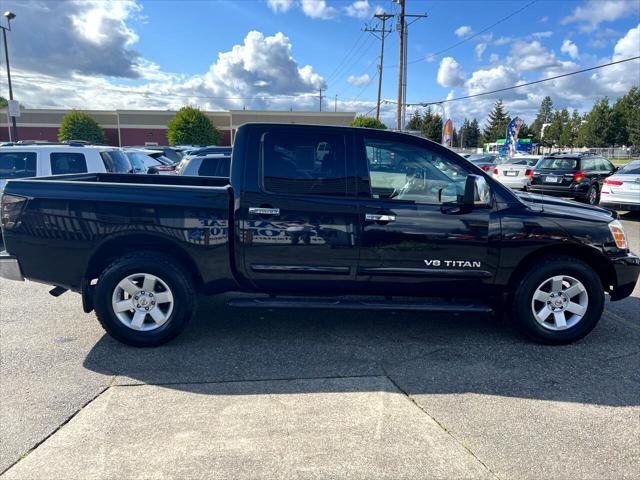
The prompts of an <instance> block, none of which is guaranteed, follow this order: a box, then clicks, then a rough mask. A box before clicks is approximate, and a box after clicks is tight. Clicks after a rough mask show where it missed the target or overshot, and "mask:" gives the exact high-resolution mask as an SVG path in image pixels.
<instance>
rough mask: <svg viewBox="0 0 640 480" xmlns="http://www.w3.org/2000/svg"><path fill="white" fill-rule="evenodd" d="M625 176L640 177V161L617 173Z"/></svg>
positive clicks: (626, 166) (629, 164)
mask: <svg viewBox="0 0 640 480" xmlns="http://www.w3.org/2000/svg"><path fill="white" fill-rule="evenodd" d="M616 174H623V175H640V160H638V161H635V162H631V163H627V164H626V165H624V166H623V167H620V169H619V170H618V171H617V172H616Z"/></svg>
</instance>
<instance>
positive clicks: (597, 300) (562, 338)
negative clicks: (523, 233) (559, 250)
mask: <svg viewBox="0 0 640 480" xmlns="http://www.w3.org/2000/svg"><path fill="white" fill-rule="evenodd" d="M512 298H513V305H512V315H513V320H514V321H515V323H516V325H517V326H518V327H519V329H520V330H521V331H522V332H523V333H524V334H525V335H527V336H528V337H530V338H532V339H533V340H536V341H538V342H541V343H547V344H554V345H561V344H567V343H571V342H574V341H576V340H579V339H580V338H582V337H584V336H585V335H587V334H588V333H589V332H590V331H591V330H593V328H594V327H595V326H596V324H597V323H598V321H599V320H600V317H601V316H602V311H603V309H604V288H603V286H602V282H601V281H600V277H599V276H598V274H597V273H596V272H595V271H594V270H593V269H592V268H591V267H590V266H589V265H587V264H586V263H584V262H582V261H580V260H578V259H576V258H572V257H567V256H560V255H557V256H556V255H554V256H547V257H544V258H543V259H541V261H540V262H539V263H536V265H533V266H532V267H531V269H530V270H529V271H528V272H527V273H526V274H525V275H524V276H523V277H521V279H520V282H519V284H518V285H517V287H516V288H515V291H514V293H513V297H512Z"/></svg>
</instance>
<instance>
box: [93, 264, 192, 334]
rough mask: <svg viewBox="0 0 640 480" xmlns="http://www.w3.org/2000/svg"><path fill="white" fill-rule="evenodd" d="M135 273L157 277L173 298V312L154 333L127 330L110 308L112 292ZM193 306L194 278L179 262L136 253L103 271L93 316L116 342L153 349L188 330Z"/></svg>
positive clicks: (96, 288) (96, 293)
mask: <svg viewBox="0 0 640 480" xmlns="http://www.w3.org/2000/svg"><path fill="white" fill-rule="evenodd" d="M137 273H147V274H151V275H154V276H155V277H158V278H159V279H161V280H162V281H163V282H164V283H166V285H167V286H168V287H169V289H170V291H171V293H172V295H173V309H172V311H171V313H170V315H169V316H168V319H167V320H166V322H165V323H164V324H162V325H161V326H159V327H157V328H156V329H154V330H150V331H139V330H134V329H132V328H131V327H128V326H127V325H125V324H124V323H123V322H122V321H120V319H119V318H118V317H117V316H116V313H115V312H114V308H113V306H112V297H113V295H114V290H115V289H116V287H117V286H118V284H119V283H120V281H121V280H123V279H125V278H126V277H127V276H129V275H133V274H137ZM195 304H196V293H195V291H194V289H193V277H192V276H191V275H189V273H187V271H186V270H185V269H184V268H183V267H182V265H180V263H179V262H177V261H175V260H174V259H172V258H170V257H167V256H165V255H162V254H159V253H155V252H137V253H132V254H129V255H125V256H122V257H120V258H118V259H117V260H115V261H114V262H113V263H111V264H110V265H109V266H108V267H107V268H105V269H104V271H103V272H102V274H101V275H100V277H99V279H98V284H97V285H96V287H95V291H94V305H95V311H96V316H97V317H98V320H99V321H100V324H101V325H102V327H103V328H104V329H105V330H106V331H107V333H109V335H111V336H112V337H113V338H115V339H116V340H118V341H120V342H122V343H126V344H127V345H132V346H134V347H155V346H158V345H162V344H164V343H166V342H168V341H170V340H172V339H174V338H175V337H176V336H178V334H180V332H182V330H183V329H184V328H185V327H186V326H187V323H188V322H189V320H190V319H191V317H192V316H193V312H194V309H195ZM146 318H147V319H148V318H149V317H146ZM145 321H146V320H145Z"/></svg>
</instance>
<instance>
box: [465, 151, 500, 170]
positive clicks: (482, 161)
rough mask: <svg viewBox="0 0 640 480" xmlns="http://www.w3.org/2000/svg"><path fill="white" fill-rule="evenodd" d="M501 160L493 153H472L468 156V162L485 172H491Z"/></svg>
mask: <svg viewBox="0 0 640 480" xmlns="http://www.w3.org/2000/svg"><path fill="white" fill-rule="evenodd" d="M499 159H500V156H499V155H497V154H493V153H472V154H471V155H469V156H467V160H469V161H470V162H471V163H473V164H474V165H476V166H477V167H480V168H481V169H482V170H484V171H485V172H490V171H491V169H492V168H493V167H494V166H495V165H496V163H497V162H498V161H499Z"/></svg>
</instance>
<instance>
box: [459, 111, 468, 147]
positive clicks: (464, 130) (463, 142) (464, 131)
mask: <svg viewBox="0 0 640 480" xmlns="http://www.w3.org/2000/svg"><path fill="white" fill-rule="evenodd" d="M468 136H469V119H468V118H467V117H465V118H464V121H463V122H462V126H461V127H460V130H458V138H459V141H460V145H459V146H460V148H466V147H467V140H468Z"/></svg>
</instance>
